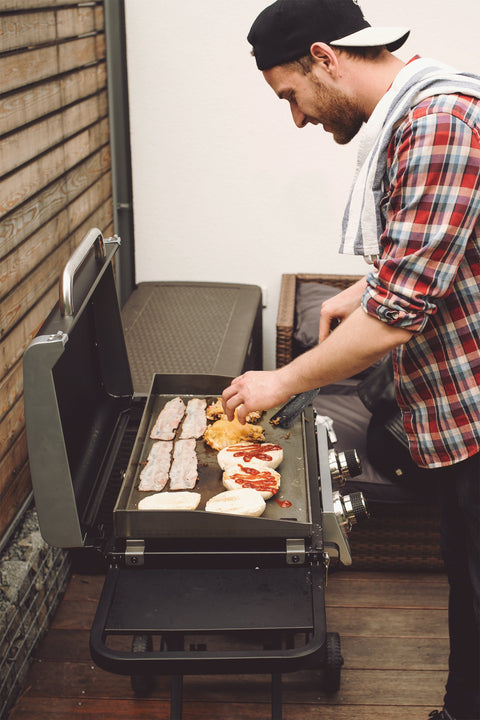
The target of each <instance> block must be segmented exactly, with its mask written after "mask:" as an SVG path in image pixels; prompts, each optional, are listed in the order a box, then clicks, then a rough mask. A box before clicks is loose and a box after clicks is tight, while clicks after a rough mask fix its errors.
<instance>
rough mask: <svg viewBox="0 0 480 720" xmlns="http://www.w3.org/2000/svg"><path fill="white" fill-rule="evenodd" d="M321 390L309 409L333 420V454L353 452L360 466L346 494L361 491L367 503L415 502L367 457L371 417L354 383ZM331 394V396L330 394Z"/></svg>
mask: <svg viewBox="0 0 480 720" xmlns="http://www.w3.org/2000/svg"><path fill="white" fill-rule="evenodd" d="M342 385H343V384H341V383H339V384H338V385H335V386H329V387H327V388H322V390H320V393H319V395H318V396H317V398H316V399H315V400H314V403H313V407H314V408H315V410H316V411H317V412H318V413H319V414H320V415H327V416H328V417H330V418H331V419H332V420H333V428H334V430H335V434H336V436H337V440H338V442H337V443H336V445H335V449H336V450H337V451H339V452H340V451H342V450H356V451H357V453H358V455H359V458H360V462H361V464H362V474H361V475H358V477H355V478H352V480H348V481H347V483H346V486H345V491H342V493H343V494H344V493H346V492H356V491H361V492H363V494H364V495H365V498H366V500H367V502H369V503H376V502H381V503H405V502H414V501H417V499H418V498H416V496H415V493H414V492H413V491H412V490H410V489H409V488H408V487H404V486H402V485H401V484H399V483H395V482H393V481H392V480H390V479H389V478H387V477H385V476H384V475H382V474H380V473H379V472H378V471H377V470H376V469H375V468H374V467H373V466H372V465H371V463H370V461H369V460H368V457H367V448H366V439H367V428H368V423H369V422H370V418H371V414H370V412H369V411H368V410H367V408H366V407H365V405H364V404H363V403H362V401H361V400H360V398H359V397H358V395H357V394H356V391H355V381H353V382H352V380H349V381H348V383H347V385H346V386H344V387H342ZM331 390H334V393H333V394H330V391H331Z"/></svg>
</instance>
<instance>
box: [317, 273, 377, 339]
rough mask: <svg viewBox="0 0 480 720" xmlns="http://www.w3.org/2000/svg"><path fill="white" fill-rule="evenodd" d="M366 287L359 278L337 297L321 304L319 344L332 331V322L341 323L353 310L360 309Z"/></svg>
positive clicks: (365, 282) (364, 281)
mask: <svg viewBox="0 0 480 720" xmlns="http://www.w3.org/2000/svg"><path fill="white" fill-rule="evenodd" d="M366 286H367V281H366V278H361V280H358V281H357V282H356V283H354V284H353V285H350V287H348V288H346V289H345V290H342V292H340V293H338V295H334V296H333V297H331V298H329V299H328V300H325V302H323V303H322V308H321V313H320V326H319V332H318V342H319V343H321V342H323V340H325V339H326V338H327V337H328V334H329V333H330V330H332V322H333V321H335V320H336V321H337V322H341V321H342V320H345V318H347V317H348V316H349V315H351V314H352V312H353V311H354V310H356V309H357V308H358V307H360V304H361V301H362V295H363V293H364V292H365V288H366Z"/></svg>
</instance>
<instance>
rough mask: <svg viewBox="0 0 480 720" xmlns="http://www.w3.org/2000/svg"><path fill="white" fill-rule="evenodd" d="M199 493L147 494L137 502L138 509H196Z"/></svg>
mask: <svg viewBox="0 0 480 720" xmlns="http://www.w3.org/2000/svg"><path fill="white" fill-rule="evenodd" d="M200 498H201V495H200V493H194V492H161V493H155V495H148V497H145V498H142V499H141V500H140V502H139V503H138V509H139V510H196V509H197V507H198V504H199V502H200Z"/></svg>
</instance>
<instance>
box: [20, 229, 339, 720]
mask: <svg viewBox="0 0 480 720" xmlns="http://www.w3.org/2000/svg"><path fill="white" fill-rule="evenodd" d="M118 244H119V239H118V238H117V237H114V238H109V239H106V240H104V238H103V236H102V234H101V233H100V231H99V230H98V229H96V228H93V229H92V230H91V231H90V232H89V233H88V234H87V236H86V237H85V239H84V241H83V242H82V243H81V245H80V247H79V248H78V250H77V251H76V252H75V253H74V255H73V256H72V258H71V260H70V261H69V263H67V266H66V267H65V269H64V272H63V274H62V277H61V283H60V298H59V303H58V305H57V306H56V307H55V308H54V309H53V311H52V313H51V314H50V316H49V317H48V318H47V320H46V322H45V324H44V326H43V327H42V328H41V330H40V331H39V333H38V335H37V336H36V338H35V339H34V340H33V341H32V343H31V344H30V345H29V347H28V348H27V351H26V353H25V356H24V394H25V414H26V427H27V438H28V447H29V456H30V466H31V474H32V484H33V489H34V495H35V501H36V507H37V512H38V518H39V524H40V529H41V532H42V535H43V537H44V538H45V540H46V541H47V542H49V543H50V544H52V545H55V546H59V547H69V548H79V549H81V550H80V551H86V550H87V549H88V550H89V551H93V552H95V553H97V554H98V555H100V556H102V557H103V558H104V559H105V562H106V565H107V566H108V571H107V572H106V578H105V585H104V589H103V592H102V595H101V598H100V600H99V604H98V608H97V613H96V617H95V620H94V623H93V626H92V631H91V642H90V649H91V654H92V657H93V659H94V661H95V662H96V663H97V664H98V665H99V666H100V667H102V668H104V669H106V670H108V671H110V672H114V673H119V674H124V675H130V677H131V681H132V686H133V688H134V690H135V692H136V693H137V694H139V695H141V694H145V693H146V692H148V690H149V689H150V685H151V682H152V678H153V676H154V675H155V674H167V675H171V676H172V678H173V684H172V701H171V717H172V718H173V719H174V720H179V718H181V704H182V676H183V675H184V674H206V673H213V674H216V673H239V672H241V673H271V674H272V717H273V718H277V719H278V718H280V717H281V684H280V677H281V673H284V672H289V671H293V670H298V669H302V668H319V669H321V670H322V673H323V683H324V687H325V688H326V690H327V691H329V692H335V691H336V690H337V689H338V687H339V684H340V668H341V664H342V659H341V655H340V645H339V638H338V634H337V633H332V632H327V630H326V620H325V604H324V593H325V580H326V573H327V566H328V560H329V558H332V557H335V556H337V557H339V558H340V559H341V560H342V561H343V562H344V563H346V564H348V563H349V562H350V561H351V559H350V557H349V548H348V542H347V540H346V537H345V533H344V532H343V530H342V529H341V528H340V527H339V525H338V523H337V522H336V513H335V509H334V507H333V500H332V479H331V471H332V467H331V456H330V448H329V441H328V437H327V432H326V430H325V428H324V427H323V426H322V425H321V424H318V423H317V421H316V417H315V415H314V412H313V410H312V408H311V407H307V408H306V409H305V410H304V411H303V413H302V415H301V416H300V417H298V418H297V419H296V420H295V421H294V422H293V423H292V426H291V427H290V428H289V430H288V432H286V431H285V430H284V429H282V428H279V427H275V426H272V425H271V424H270V423H269V419H271V417H272V414H273V412H274V411H272V413H269V414H267V415H266V416H264V417H263V418H262V421H261V424H262V427H264V429H265V439H266V441H267V442H272V443H278V444H280V445H282V447H283V449H284V460H283V462H282V465H281V466H280V468H279V470H280V471H281V476H282V484H281V489H280V494H279V499H280V500H284V501H288V503H290V504H289V505H288V507H282V506H281V505H280V504H279V503H277V502H276V499H275V498H274V499H271V500H269V501H268V502H267V509H266V511H265V513H264V515H263V516H262V517H259V518H256V517H255V518H254V517H242V516H233V515H226V514H221V513H210V512H206V511H205V509H204V508H205V502H206V501H207V499H208V498H209V497H211V496H213V495H215V494H217V493H218V492H221V491H222V489H223V488H222V485H221V471H220V468H219V466H218V463H217V460H216V452H215V451H214V450H212V449H211V448H209V447H207V446H206V444H205V443H204V442H203V440H201V439H200V440H198V441H197V454H198V458H199V479H198V484H197V488H196V489H198V491H200V492H201V495H202V500H201V504H200V506H199V508H198V509H197V510H195V511H194V512H184V511H183V512H182V511H177V510H169V511H166V510H163V511H160V510H155V511H152V510H149V511H144V510H139V509H138V501H139V499H140V497H141V496H142V497H143V496H144V495H145V493H140V492H139V491H138V476H139V472H140V470H141V468H142V463H143V462H145V460H146V457H147V455H148V452H149V449H150V446H151V442H152V441H151V440H150V438H149V432H150V428H151V426H152V424H153V422H154V421H155V419H156V416H157V415H158V413H159V411H160V410H161V408H162V407H163V405H164V404H165V402H167V400H168V399H170V398H171V397H174V396H177V395H178V396H180V397H182V398H183V399H184V400H185V401H188V399H189V398H191V397H205V398H206V399H207V401H208V402H211V401H214V400H216V399H217V397H219V396H220V394H221V392H222V390H223V389H224V388H225V387H226V386H227V385H228V384H229V383H230V381H231V379H232V378H230V377H228V376H221V375H210V374H203V373H202V374H185V373H179V374H162V373H158V374H154V376H153V378H152V383H151V388H150V392H149V393H148V395H147V396H143V395H141V396H137V395H135V394H134V392H133V387H132V380H131V373H130V367H129V363H128V357H127V351H126V346H125V340H124V336H123V329H122V323H121V316H120V309H119V306H118V300H117V294H116V290H115V275H114V264H113V259H114V255H115V252H116V250H117V248H118ZM324 486H325V487H326V490H324V489H323V488H324ZM166 489H168V488H166ZM277 499H278V498H277ZM283 504H285V503H283ZM324 526H328V528H329V529H328V536H327V534H325V533H324V530H325V527H324ZM199 638H200V640H199ZM125 643H127V645H125Z"/></svg>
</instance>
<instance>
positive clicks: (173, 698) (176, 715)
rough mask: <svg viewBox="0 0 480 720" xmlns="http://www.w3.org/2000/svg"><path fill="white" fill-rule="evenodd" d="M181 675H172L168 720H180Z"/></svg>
mask: <svg viewBox="0 0 480 720" xmlns="http://www.w3.org/2000/svg"><path fill="white" fill-rule="evenodd" d="M182 694H183V675H172V683H171V687H170V720H182Z"/></svg>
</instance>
